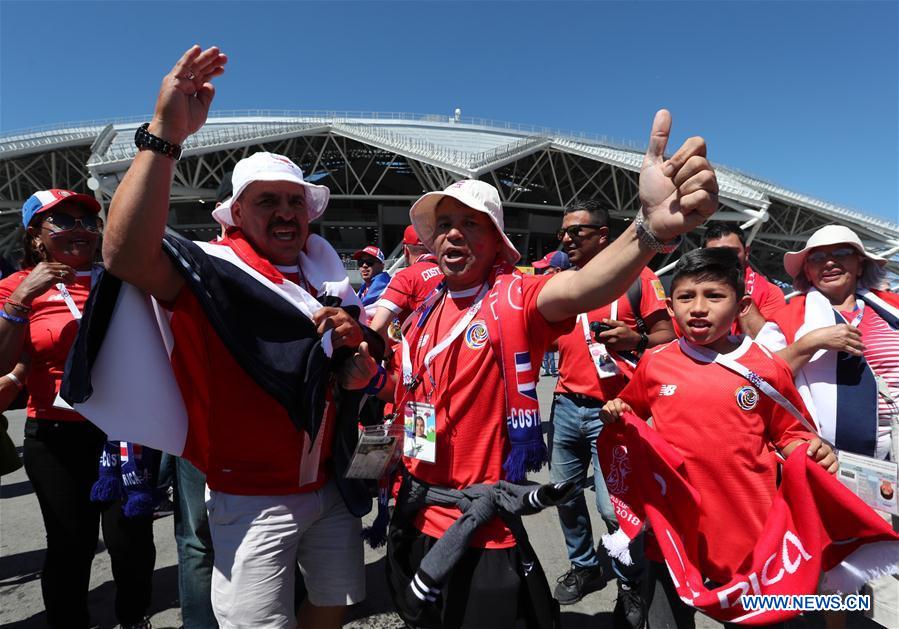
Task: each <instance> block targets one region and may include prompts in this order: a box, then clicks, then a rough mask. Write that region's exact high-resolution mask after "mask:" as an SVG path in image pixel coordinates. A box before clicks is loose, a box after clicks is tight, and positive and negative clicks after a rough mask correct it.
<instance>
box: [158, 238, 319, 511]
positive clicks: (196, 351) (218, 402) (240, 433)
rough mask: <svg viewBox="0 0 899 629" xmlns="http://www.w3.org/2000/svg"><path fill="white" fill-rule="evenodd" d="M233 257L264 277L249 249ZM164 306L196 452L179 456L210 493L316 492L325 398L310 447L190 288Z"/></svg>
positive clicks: (294, 278)
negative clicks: (198, 471) (202, 475)
mask: <svg viewBox="0 0 899 629" xmlns="http://www.w3.org/2000/svg"><path fill="white" fill-rule="evenodd" d="M223 246H224V245H223ZM240 255H241V257H242V258H243V260H244V261H245V262H247V263H248V264H250V266H252V267H253V268H255V269H257V270H260V271H261V270H262V269H263V268H264V269H266V272H267V273H271V272H272V267H271V266H270V265H269V264H268V263H267V262H266V263H265V264H264V265H263V264H262V263H260V261H259V260H254V259H248V256H253V255H254V254H253V252H251V251H246V250H244V249H241V251H240ZM254 262H257V263H256V264H254ZM281 269H282V271H286V272H282V274H283V276H284V277H285V279H287V280H290V281H293V282H294V283H297V282H298V281H299V280H300V277H299V275H298V274H296V273H293V272H291V271H292V269H285V268H284V267H281ZM168 307H169V309H170V310H171V313H172V317H171V320H170V324H171V327H172V336H173V337H174V339H175V345H174V348H173V350H172V354H171V361H172V368H173V370H174V372H175V376H176V380H177V381H178V386H179V388H180V389H181V394H182V397H183V398H184V403H185V405H186V406H187V412H188V416H189V417H190V428H189V432H190V433H192V434H189V435H188V439H187V443H188V447H189V448H190V447H195V448H197V451H195V452H194V451H192V452H185V455H186V456H188V458H191V459H192V460H195V461H198V462H199V467H201V468H203V469H204V471H205V472H206V482H207V484H208V485H209V487H210V489H214V490H217V491H224V492H228V493H232V494H241V495H283V494H294V493H305V492H310V491H314V490H315V489H318V488H320V487H321V486H322V485H323V484H324V483H325V481H326V480H327V473H326V466H327V463H328V462H329V460H330V458H331V448H332V444H331V441H332V435H333V430H334V428H333V424H334V406H333V401H332V400H330V399H329V403H328V406H327V407H326V411H325V420H324V423H323V425H322V426H321V428H320V430H319V433H318V437H317V438H316V442H315V444H314V447H311V446H313V444H311V443H310V442H309V438H308V436H307V435H306V433H305V432H301V431H299V430H297V428H296V426H295V425H294V423H293V422H292V421H291V420H290V417H289V416H288V414H287V411H286V409H285V408H284V407H283V406H281V404H279V403H278V402H277V401H275V399H274V398H273V397H271V396H270V395H269V394H268V393H266V392H265V391H264V390H263V389H262V388H261V387H260V386H259V385H258V384H256V382H255V381H254V380H253V379H252V378H250V376H249V375H248V374H247V373H246V372H245V371H244V369H243V368H242V367H241V366H240V364H239V363H238V362H237V361H236V360H235V358H234V356H233V355H232V354H231V352H230V351H228V348H227V347H225V345H224V344H223V343H222V340H221V338H219V336H218V334H217V333H216V332H215V330H214V329H213V327H212V326H211V325H210V323H209V320H208V318H207V317H206V314H205V313H204V312H203V309H202V307H201V306H200V303H199V302H198V301H197V298H196V297H195V296H194V294H193V292H191V290H190V289H188V288H187V287H185V288H183V289H182V290H181V291H180V293H179V294H178V296H177V298H176V299H175V301H174V302H173V303H172V304H169V305H168ZM310 447H311V449H310Z"/></svg>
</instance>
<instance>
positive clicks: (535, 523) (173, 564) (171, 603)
mask: <svg viewBox="0 0 899 629" xmlns="http://www.w3.org/2000/svg"><path fill="white" fill-rule="evenodd" d="M554 386H555V378H543V379H541V382H540V383H539V385H538V388H537V390H538V394H539V397H540V407H541V412H542V414H543V417H544V419H545V420H548V419H549V415H550V413H549V410H550V404H551V402H552V389H553V387H554ZM6 416H7V419H8V420H9V423H10V427H9V434H10V436H11V437H12V439H13V442H14V443H15V445H16V446H17V447H18V448H19V452H20V453H21V446H22V440H23V426H24V422H25V415H24V411H11V412H9V413H7V414H6ZM531 479H532V480H535V481H538V482H547V481H548V480H549V478H548V472H547V470H546V469H544V470H543V471H541V472H540V473H538V474H534V475H532V476H531ZM590 485H592V483H590ZM587 502H588V505H592V504H593V492H592V490H591V491H588V495H587ZM590 515H591V521H592V524H593V530H594V538H595V539H596V540H598V537H599V535H600V534H602V533H604V532H605V525H604V524H603V522H602V520H601V519H600V518H599V516H598V515H597V514H596V509H595V507H593V506H591V508H590ZM372 518H373V514H372V515H369V516H368V518H366V521H365V524H368V523H370V520H371V519H372ZM524 521H525V526H526V528H527V531H528V535H529V536H530V539H531V543H532V545H533V546H534V549H535V550H536V552H537V555H538V556H539V558H540V562H541V564H542V565H543V569H544V571H545V572H546V575H547V578H548V579H549V580H550V586H551V587H554V586H555V579H556V578H557V577H558V576H559V575H561V574H562V573H564V572H565V571H566V570H567V569H568V567H569V564H568V559H567V556H566V553H565V544H564V539H563V537H562V533H561V530H560V529H559V522H558V517H557V515H556V512H555V510H554V509H547V510H546V511H543V512H542V513H539V514H537V515H534V516H530V517H527V518H525V520H524ZM154 536H155V541H156V571H155V573H154V575H153V603H152V606H151V609H150V615H151V621H152V623H153V627H155V628H157V629H160V628H177V627H180V626H181V614H180V610H179V606H178V555H177V550H176V548H175V539H174V532H173V522H172V517H171V516H168V517H164V518H160V519H158V520H157V521H156V522H155V525H154ZM45 542H46V540H45V534H44V527H43V522H42V520H41V514H40V508H39V506H38V502H37V498H36V497H35V495H34V493H33V491H32V489H31V484H30V483H29V482H28V479H27V477H26V476H25V471H24V469H20V470H18V471H17V472H15V473H13V474H10V475H7V476H5V477H3V479H2V482H0V627H5V628H7V629H37V628H38V627H45V626H46V620H45V615H44V612H43V601H42V598H41V587H40V571H41V566H42V564H43V560H44V552H45ZM384 561H385V557H384V549H383V548H381V549H377V550H373V549H371V548H368V546H366V551H365V563H366V566H365V570H366V580H367V586H368V596H367V598H366V600H365V601H364V602H362V603H360V604H358V605H354V606H352V607H350V609H349V610H348V612H347V617H346V626H347V627H354V628H362V627H366V628H369V627H371V628H392V627H403V623H402V621H401V620H400V619H399V617H398V616H397V615H396V614H395V613H394V612H393V604H392V602H391V600H390V595H389V592H388V590H387V584H386V580H385V578H384ZM606 568H607V570H609V572H611V568H610V566H606ZM616 594H617V590H616V586H615V582H614V580H612V581H609V583H608V584H607V585H606V586H605V588H603V589H602V590H600V591H598V592H594V593H591V594H589V595H588V596H586V597H585V598H584V599H583V600H582V601H580V602H579V603H576V604H574V605H568V606H565V607H563V608H562V626H563V627H567V628H572V629H579V628H582V627H583V628H585V627H590V628H602V627H611V626H612V623H611V615H612V609H613V608H614V606H615V596H616ZM114 595H115V585H114V583H113V581H112V573H111V569H110V563H109V556H108V554H107V553H106V552H105V547H104V546H103V542H102V540H101V541H100V543H99V545H98V548H97V554H96V556H95V558H94V563H93V570H92V574H91V584H90V594H89V598H88V601H89V605H90V609H91V616H92V620H93V622H94V624H95V626H96V627H98V628H99V629H107V628H111V627H115V625H116V621H115V616H114V613H113V597H114ZM696 626H697V627H698V628H699V629H710V628H713V627H722V626H723V625H722V624H720V623H718V622H715V621H713V620H711V619H709V618H707V617H705V616H702V615H699V614H698V615H697V617H696ZM790 627H791V629H798V628H800V627H801V628H809V629H812V628H815V629H817V628H818V627H823V623H822V621H821V619H820V618H816V617H808V618H802V619H799V620H797V621H794V622H791V623H790ZM848 627H849V628H850V629H875V628H877V627H879V625H876V624H874V623H872V622H870V621H868V620H866V619H864V618H862V617H860V616H852V617H850V622H849V623H848ZM496 629H501V628H496Z"/></svg>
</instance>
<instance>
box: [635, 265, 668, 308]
mask: <svg viewBox="0 0 899 629" xmlns="http://www.w3.org/2000/svg"><path fill="white" fill-rule="evenodd" d="M640 281H641V282H642V284H643V291H642V293H643V294H642V295H641V298H640V316H641V317H643V318H644V319H645V318H647V317H648V316H649V315H651V314H653V313H656V312H658V311H659V310H665V287H664V286H662V280H660V279H659V278H658V276H657V275H656V274H655V273H653V272H652V271H650V270H649V269H646V270H645V271H644V272H643V273H641V274H640Z"/></svg>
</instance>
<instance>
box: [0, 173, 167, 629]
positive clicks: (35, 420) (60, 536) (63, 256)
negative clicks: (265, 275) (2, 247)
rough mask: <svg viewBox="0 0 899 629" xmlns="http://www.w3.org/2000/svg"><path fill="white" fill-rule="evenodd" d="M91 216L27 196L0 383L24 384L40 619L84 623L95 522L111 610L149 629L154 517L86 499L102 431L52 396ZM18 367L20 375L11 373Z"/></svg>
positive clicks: (4, 311) (71, 330)
mask: <svg viewBox="0 0 899 629" xmlns="http://www.w3.org/2000/svg"><path fill="white" fill-rule="evenodd" d="M99 212H100V204H99V203H98V202H97V201H96V199H94V198H93V197H91V196H88V195H84V194H78V193H75V192H71V191H69V190H42V191H40V192H36V193H35V194H33V195H32V196H31V197H30V198H29V199H28V201H26V202H25V205H24V206H23V208H22V224H23V226H24V228H25V234H24V238H23V242H22V246H23V250H24V254H23V259H22V268H21V270H20V271H18V272H16V273H13V274H12V275H10V276H9V277H7V278H4V279H3V280H2V281H0V363H2V364H0V373H6V374H7V375H6V376H3V377H0V387H16V388H18V389H21V388H23V387H25V386H27V388H28V393H29V396H28V407H27V420H26V423H25V442H24V448H23V451H24V458H25V471H26V473H27V474H28V479H29V480H30V481H31V484H32V486H33V487H34V492H35V494H36V495H37V498H38V502H39V503H40V507H41V514H42V516H43V520H44V527H45V529H46V533H47V554H46V557H45V560H44V568H43V571H42V574H41V588H42V591H43V597H44V606H45V608H46V612H47V621H48V625H49V626H51V627H88V626H89V625H90V622H89V615H88V609H87V594H88V590H89V586H90V571H91V563H92V561H93V557H94V552H95V551H96V548H97V538H98V533H99V523H100V521H101V520H102V523H103V538H104V542H105V545H106V547H107V549H108V550H109V554H110V558H111V560H112V571H113V575H114V577H115V581H116V604H115V611H116V616H117V617H118V620H119V622H120V623H121V625H122V626H123V627H129V626H130V627H149V621H148V620H146V612H147V609H148V608H149V605H150V595H151V585H152V575H153V568H154V564H155V560H156V550H155V547H154V544H153V519H152V515H146V516H138V517H125V515H124V514H123V510H122V504H121V500H114V501H110V502H104V503H98V502H92V501H91V489H92V487H93V486H94V484H95V483H96V482H97V479H98V476H99V465H100V457H101V453H103V452H104V444H105V443H106V435H105V434H104V433H103V432H102V431H101V430H100V429H99V428H97V427H96V426H94V425H93V424H91V423H90V422H88V421H87V420H85V418H84V417H82V416H81V415H79V414H78V413H77V412H75V411H74V410H71V408H67V407H66V406H65V404H64V403H63V402H61V400H60V399H59V398H58V393H59V387H60V383H61V381H62V376H63V371H64V368H65V361H66V357H67V356H68V353H69V348H70V347H71V345H72V343H73V342H74V340H75V336H76V334H77V331H78V320H79V319H80V317H81V311H82V310H83V308H84V304H85V302H86V301H87V297H88V294H89V293H90V289H91V285H92V283H93V281H95V280H96V278H97V277H98V275H99V273H100V272H101V271H102V269H101V267H99V266H98V265H96V264H95V261H96V260H97V253H98V251H99V249H98V247H99V245H100V228H101V226H102V221H101V220H100V218H99V216H98V213H99ZM25 365H27V366H28V371H27V374H28V375H27V377H26V378H19V377H18V376H17V375H16V374H21V373H24V366H25ZM14 368H16V369H15V370H14ZM22 380H24V382H23V381H22ZM107 456H109V455H108V454H107ZM113 456H114V455H113Z"/></svg>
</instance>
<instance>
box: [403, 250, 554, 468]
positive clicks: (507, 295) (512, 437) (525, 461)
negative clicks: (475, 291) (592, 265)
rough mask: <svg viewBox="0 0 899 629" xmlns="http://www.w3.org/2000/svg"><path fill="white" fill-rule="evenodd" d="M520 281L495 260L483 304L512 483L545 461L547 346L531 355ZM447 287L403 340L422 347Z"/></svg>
mask: <svg viewBox="0 0 899 629" xmlns="http://www.w3.org/2000/svg"><path fill="white" fill-rule="evenodd" d="M521 281H522V275H521V273H520V272H519V271H518V270H516V269H515V267H514V266H512V265H510V264H507V263H498V264H496V266H494V267H493V270H492V271H491V273H490V277H489V278H488V279H487V285H488V286H490V287H491V288H490V290H489V292H488V293H487V294H486V295H485V296H484V298H483V308H482V310H486V311H488V312H489V316H488V315H484V321H485V322H486V325H487V331H488V335H489V337H490V343H491V345H492V346H493V350H494V352H495V353H496V355H497V357H498V359H499V360H498V362H499V364H500V367H501V370H502V377H503V383H504V399H505V407H506V428H507V431H508V435H509V441H510V443H511V448H510V450H509V454H508V455H507V456H506V460H505V461H504V462H503V470H504V472H505V474H506V480H509V481H511V482H520V481H523V480H524V479H525V477H526V476H527V473H528V472H529V471H531V472H536V471H538V470H539V469H540V468H541V467H542V466H543V464H544V463H545V462H546V444H545V443H544V441H543V429H542V425H541V420H540V404H539V402H538V401H537V379H538V370H539V368H540V358H542V356H543V350H542V349H541V350H540V353H539V357H538V359H536V360H534V359H533V358H532V356H531V351H530V344H529V342H528V335H527V325H526V322H525V321H524V310H523V308H522V305H521ZM446 290H447V289H446V282H445V281H444V282H441V283H440V285H439V286H438V287H437V288H436V289H435V290H434V291H433V292H432V293H431V294H430V295H429V296H428V298H427V299H425V300H424V302H422V304H421V305H420V306H419V307H418V309H417V310H416V312H415V313H414V314H413V316H411V317H409V318H408V319H407V320H406V323H405V325H404V332H403V334H404V339H406V340H405V341H404V342H406V343H408V344H409V345H410V346H412V347H417V346H418V342H419V339H420V337H421V334H422V330H423V329H424V322H425V321H426V320H427V318H428V316H429V315H430V314H431V312H432V311H433V310H434V307H435V306H436V305H437V303H438V302H439V301H440V299H441V298H443V296H444V294H445V293H446ZM404 371H405V369H404ZM411 375H412V373H411V372H410V373H409V374H404V379H407V378H408V377H410V376H411Z"/></svg>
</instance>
